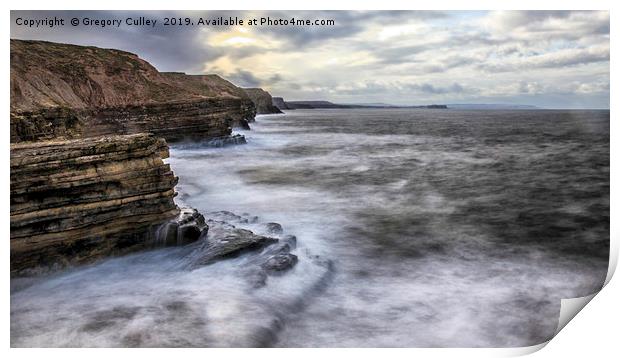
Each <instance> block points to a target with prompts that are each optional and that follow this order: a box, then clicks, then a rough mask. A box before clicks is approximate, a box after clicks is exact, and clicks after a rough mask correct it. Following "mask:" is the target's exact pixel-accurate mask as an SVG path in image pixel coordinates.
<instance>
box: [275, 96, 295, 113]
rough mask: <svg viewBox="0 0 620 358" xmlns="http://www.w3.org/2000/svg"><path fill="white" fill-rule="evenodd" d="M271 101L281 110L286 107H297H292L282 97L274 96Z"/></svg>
mask: <svg viewBox="0 0 620 358" xmlns="http://www.w3.org/2000/svg"><path fill="white" fill-rule="evenodd" d="M271 103H272V104H273V105H274V106H276V107H277V108H278V109H279V110H284V109H295V108H290V107H289V106H288V105H287V104H286V102H285V101H284V98H282V97H273V98H272V100H271Z"/></svg>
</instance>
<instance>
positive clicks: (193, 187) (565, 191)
mask: <svg viewBox="0 0 620 358" xmlns="http://www.w3.org/2000/svg"><path fill="white" fill-rule="evenodd" d="M252 128H253V129H252V131H248V132H244V134H245V135H246V138H247V141H248V144H247V145H240V146H234V147H227V148H207V147H204V146H202V145H200V144H196V143H194V144H183V145H175V146H173V147H172V149H171V158H170V159H169V162H170V164H171V166H172V169H173V170H174V172H175V174H176V175H177V176H179V177H180V181H179V185H178V187H177V191H178V192H179V196H178V198H177V199H178V202H180V203H184V204H187V205H190V206H192V207H195V208H197V209H198V210H200V211H201V212H203V213H205V214H206V216H208V214H207V213H209V212H213V211H220V210H227V211H231V212H234V213H236V214H239V215H242V214H246V215H249V216H258V218H259V220H258V222H256V223H252V224H243V223H235V225H238V226H240V227H245V228H248V229H251V230H254V231H256V232H258V233H261V232H262V230H264V223H266V222H278V223H280V224H282V226H283V228H284V233H283V235H284V234H291V235H295V236H296V237H297V241H298V244H297V248H296V249H295V250H294V251H293V253H295V254H296V255H297V256H298V257H299V262H298V264H297V265H296V266H295V267H294V268H293V269H292V270H291V271H289V272H287V273H285V274H283V275H281V276H271V277H269V278H268V280H267V284H266V285H265V286H264V287H261V288H256V287H253V286H252V285H250V284H249V283H248V280H247V277H245V275H246V271H245V270H244V267H245V266H246V265H247V264H248V260H250V259H251V258H250V257H248V255H245V256H240V257H237V258H233V259H228V260H223V261H220V262H217V263H215V264H212V265H209V266H205V267H202V268H199V269H196V270H192V271H190V270H187V269H186V266H185V265H184V260H186V258H187V254H188V252H187V251H188V250H190V248H187V247H185V248H184V247H181V248H165V249H158V250H151V251H146V252H142V253H138V254H133V255H129V256H124V257H119V258H112V259H108V260H105V261H103V262H100V263H98V264H94V265H90V266H86V267H80V268H74V269H70V270H66V271H64V272H60V273H56V274H54V275H51V276H44V277H38V278H34V279H18V280H13V281H12V292H11V345H12V346H112V347H116V346H186V347H187V346H198V347H230V346H236V347H245V346H275V347H302V346H303V347H306V346H308V347H334V346H335V347H342V346H344V347H367V346H371V347H396V346H404V347H446V346H449V347H481V346H484V347H508V346H527V345H533V344H537V343H541V342H543V341H545V340H547V339H549V338H550V337H551V336H552V335H553V333H554V332H555V329H556V326H557V320H558V315H559V310H560V299H561V298H569V297H578V296H583V295H587V294H590V293H593V292H595V291H597V290H598V289H599V288H600V287H601V285H602V283H603V281H604V279H605V275H606V273H607V260H608V250H609V249H608V247H609V111H548V110H539V111H531V110H520V111H457V110H425V109H374V110H363V109H355V110H297V111H290V112H288V113H287V114H285V115H269V116H259V117H258V118H257V122H256V123H254V124H253V126H252Z"/></svg>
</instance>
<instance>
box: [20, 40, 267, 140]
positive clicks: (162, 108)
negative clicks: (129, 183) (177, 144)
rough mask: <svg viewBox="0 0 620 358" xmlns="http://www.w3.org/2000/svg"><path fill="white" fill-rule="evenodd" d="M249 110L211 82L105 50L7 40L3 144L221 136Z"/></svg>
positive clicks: (226, 85)
mask: <svg viewBox="0 0 620 358" xmlns="http://www.w3.org/2000/svg"><path fill="white" fill-rule="evenodd" d="M255 113H256V110H255V106H254V103H253V102H252V100H251V99H250V98H249V97H248V96H247V95H246V93H245V91H243V90H242V89H241V88H238V87H236V86H234V85H233V84H232V83H230V82H228V81H226V80H224V79H222V78H220V77H218V76H216V75H186V74H183V73H169V72H159V71H157V69H155V67H153V66H151V65H150V64H149V63H148V62H146V61H144V60H142V59H140V58H139V57H138V56H137V55H135V54H132V53H129V52H125V51H120V50H113V49H101V48H97V47H85V46H76V45H68V44H59V43H52V42H45V41H22V40H13V39H12V40H11V141H12V142H19V141H27V140H46V139H52V138H55V137H57V136H61V137H64V138H75V137H91V136H97V135H102V134H134V133H139V132H145V131H148V132H153V133H156V134H158V135H161V136H163V137H164V138H166V139H167V140H169V141H176V140H181V139H185V138H188V139H205V138H207V139H210V138H217V137H224V136H228V135H230V133H231V127H232V126H235V125H239V124H240V123H242V122H243V121H244V120H251V119H253V118H254V115H255Z"/></svg>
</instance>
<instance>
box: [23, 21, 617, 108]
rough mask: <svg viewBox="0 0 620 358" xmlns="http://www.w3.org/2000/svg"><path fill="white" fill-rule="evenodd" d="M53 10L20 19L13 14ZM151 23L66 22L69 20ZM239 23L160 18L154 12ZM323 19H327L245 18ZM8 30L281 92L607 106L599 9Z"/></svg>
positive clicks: (292, 96)
mask: <svg viewBox="0 0 620 358" xmlns="http://www.w3.org/2000/svg"><path fill="white" fill-rule="evenodd" d="M54 16H56V17H58V18H64V19H65V24H66V26H56V27H51V28H50V27H38V28H37V27H27V26H24V25H21V26H20V25H17V24H16V20H17V18H22V19H45V18H48V17H54ZM140 16H144V17H146V18H151V19H157V21H158V24H157V26H155V27H150V26H126V25H125V24H123V25H122V26H120V27H118V28H116V27H111V26H106V27H103V28H102V27H101V26H84V25H80V26H77V27H74V26H70V25H69V20H70V19H71V18H73V17H78V18H80V19H82V18H85V17H87V18H91V19H120V20H122V21H125V19H126V18H127V17H132V18H137V17H140ZM220 16H223V17H226V18H228V17H231V16H232V17H235V16H237V17H238V18H239V19H243V20H244V21H246V23H245V24H244V26H212V25H196V26H161V24H162V22H163V18H164V17H190V18H191V19H192V21H196V20H197V19H198V18H200V17H202V18H203V19H205V20H213V19H216V18H219V17H220ZM261 17H270V18H272V19H279V18H282V19H290V18H292V17H294V18H296V19H308V20H315V19H329V20H334V25H332V26H327V25H325V26H291V25H288V26H287V25H280V26H278V25H273V26H265V25H264V26H248V25H247V20H249V19H252V18H257V19H260V18H261ZM11 38H18V39H37V40H47V41H55V42H63V43H72V44H79V45H92V46H99V47H105V48H117V49H122V50H126V51H129V52H133V53H136V54H138V55H139V56H140V57H141V58H143V59H145V60H147V61H148V62H150V63H151V64H152V65H154V66H155V67H156V68H157V69H158V70H160V71H175V72H185V73H188V74H208V73H215V74H218V75H220V76H222V77H224V78H226V79H228V80H229V81H231V82H233V83H234V84H236V85H238V86H242V87H261V88H263V89H265V90H267V91H269V92H270V93H271V94H272V95H273V96H280V97H284V98H285V99H286V100H329V101H332V102H336V103H377V102H382V103H390V104H398V105H418V104H419V105H423V104H453V103H502V104H527V105H535V106H539V107H542V108H609V100H610V98H609V81H610V76H609V12H607V11H449V12H442V11H439V12H438V11H368V12H365V11H188V12H180V11H12V12H11Z"/></svg>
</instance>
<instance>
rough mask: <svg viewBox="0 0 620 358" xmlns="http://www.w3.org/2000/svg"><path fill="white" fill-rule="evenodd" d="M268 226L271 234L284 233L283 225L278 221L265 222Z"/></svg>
mask: <svg viewBox="0 0 620 358" xmlns="http://www.w3.org/2000/svg"><path fill="white" fill-rule="evenodd" d="M265 226H266V228H267V232H268V233H270V234H277V235H279V234H281V233H282V231H283V230H282V225H280V224H278V223H267V224H265Z"/></svg>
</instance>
